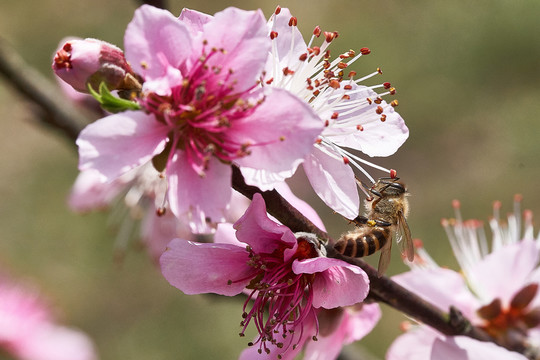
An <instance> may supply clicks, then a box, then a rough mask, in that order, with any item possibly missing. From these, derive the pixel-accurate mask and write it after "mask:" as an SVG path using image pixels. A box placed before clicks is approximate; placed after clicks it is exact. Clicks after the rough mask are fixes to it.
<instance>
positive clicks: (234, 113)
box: [77, 5, 322, 228]
mask: <svg viewBox="0 0 540 360" xmlns="http://www.w3.org/2000/svg"><path fill="white" fill-rule="evenodd" d="M124 44H125V56H126V59H127V60H128V61H129V63H130V64H131V65H132V67H133V69H134V71H135V72H136V73H137V74H138V75H140V76H141V77H142V78H143V79H144V81H145V82H144V84H143V88H142V92H141V96H140V97H139V98H138V99H137V101H138V102H139V104H140V105H141V106H142V107H143V109H144V111H126V112H123V113H119V114H115V115H111V116H107V117H105V118H103V119H100V120H98V121H97V122H95V123H93V124H90V125H89V126H87V127H86V128H85V129H84V130H83V131H82V133H81V135H80V136H79V139H78V140H77V144H78V146H79V155H80V163H79V168H80V169H81V170H83V171H85V170H88V169H96V170H97V171H98V172H99V173H100V174H101V177H102V179H103V180H106V181H112V180H113V179H115V178H117V177H119V176H121V175H122V174H124V173H126V172H127V171H129V170H131V169H133V168H134V167H137V166H140V165H142V164H145V163H148V162H150V161H151V160H152V159H153V163H154V166H156V168H158V169H159V171H163V172H164V174H165V176H166V178H167V182H168V203H169V206H170V209H171V210H172V212H173V213H174V214H175V215H177V216H189V217H190V220H191V221H193V222H195V223H196V224H195V228H199V227H200V226H201V224H202V221H205V220H206V219H207V218H210V219H212V220H213V221H222V219H223V218H224V210H225V208H226V207H227V204H228V202H229V200H230V198H231V189H230V185H231V180H230V178H231V167H230V164H231V162H234V163H236V164H237V165H239V166H241V167H248V168H253V169H263V168H264V169H266V170H267V171H269V172H270V173H281V172H284V171H291V170H292V171H294V169H296V167H297V166H298V165H299V164H300V163H301V162H302V160H303V158H304V157H305V156H306V155H307V154H308V153H309V151H310V149H311V147H312V146H313V142H314V141H315V139H316V137H317V135H318V134H319V133H320V132H321V130H322V123H321V122H320V120H319V119H318V117H317V116H316V114H315V113H314V112H313V110H312V109H311V108H310V107H309V106H308V105H307V104H305V103H304V102H302V101H300V100H299V99H297V98H296V97H295V96H293V95H291V94H289V93H288V92H287V91H285V90H281V89H269V88H265V89H261V88H260V87H258V86H257V84H258V81H259V77H260V75H261V72H262V70H263V68H264V64H265V62H266V58H267V57H268V54H269V50H270V40H269V38H268V34H267V28H266V24H265V20H264V18H263V16H262V14H261V12H260V11H242V10H239V9H235V8H228V9H225V10H224V11H222V12H219V13H217V14H216V15H215V16H214V17H211V18H210V17H208V15H204V14H201V13H197V12H189V11H188V12H184V14H183V15H181V16H180V18H179V19H177V18H175V17H174V16H172V15H171V14H170V13H169V12H167V11H165V10H160V9H156V8H153V7H151V6H146V5H144V6H142V7H140V8H139V9H138V10H137V11H136V12H135V16H134V18H133V20H132V21H131V23H130V24H129V25H128V28H127V30H126V34H125V38H124Z"/></svg>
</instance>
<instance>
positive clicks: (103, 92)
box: [88, 82, 141, 113]
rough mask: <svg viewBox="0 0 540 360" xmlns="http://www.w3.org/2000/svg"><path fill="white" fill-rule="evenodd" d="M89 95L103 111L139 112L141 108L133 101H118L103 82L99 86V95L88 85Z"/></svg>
mask: <svg viewBox="0 0 540 360" xmlns="http://www.w3.org/2000/svg"><path fill="white" fill-rule="evenodd" d="M88 91H89V92H90V94H91V95H92V96H93V97H94V98H95V99H96V100H97V101H98V102H99V103H100V104H101V107H102V108H103V109H104V110H107V111H109V112H112V113H118V112H122V111H126V110H140V109H141V106H140V105H139V104H137V103H136V102H134V101H130V100H126V99H120V98H118V97H116V96H114V95H113V94H112V93H111V92H110V91H109V89H108V88H107V85H106V84H105V82H102V83H101V84H99V93H97V92H96V91H95V90H94V89H92V86H90V84H89V85H88Z"/></svg>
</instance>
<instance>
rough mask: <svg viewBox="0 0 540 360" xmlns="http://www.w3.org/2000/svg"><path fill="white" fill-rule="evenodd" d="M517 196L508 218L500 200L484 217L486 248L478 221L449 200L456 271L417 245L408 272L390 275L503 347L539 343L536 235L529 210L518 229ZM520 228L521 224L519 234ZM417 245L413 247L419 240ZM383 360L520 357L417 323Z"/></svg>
mask: <svg viewBox="0 0 540 360" xmlns="http://www.w3.org/2000/svg"><path fill="white" fill-rule="evenodd" d="M519 200H520V199H519V197H518V198H517V199H516V203H515V207H514V208H515V211H514V213H512V214H510V215H509V216H508V219H507V221H503V220H501V219H500V217H499V208H500V203H499V202H496V203H495V206H494V210H495V211H494V217H493V218H492V219H491V220H490V221H489V224H490V227H491V231H492V234H493V235H492V241H491V252H490V251H489V250H488V241H487V236H486V234H485V233H484V230H483V223H482V222H481V221H479V220H467V221H463V220H462V217H461V213H460V211H459V203H458V202H454V207H455V209H456V218H455V219H450V220H447V219H443V221H442V224H443V227H444V228H445V230H446V232H447V234H448V237H449V239H450V244H451V245H452V249H453V251H454V254H455V255H456V259H457V261H458V262H459V264H460V265H461V272H459V273H458V272H455V271H452V270H450V269H446V268H441V267H439V266H437V264H436V263H435V262H434V261H433V260H432V258H431V257H430V256H429V254H427V252H426V251H425V249H424V248H422V247H421V246H417V251H418V254H417V255H418V256H417V257H416V259H415V261H414V262H413V263H411V264H410V265H411V267H412V271H410V272H407V273H404V274H400V275H397V276H395V277H393V279H394V280H395V281H396V282H398V283H399V284H401V285H403V286H404V287H405V288H407V289H409V290H411V291H413V292H415V293H417V294H419V295H420V296H422V297H423V298H425V299H426V300H428V301H430V302H432V303H433V304H436V305H437V306H438V307H440V308H442V309H448V308H449V307H450V306H454V307H455V308H457V309H458V310H459V311H461V313H463V315H464V316H465V317H466V318H468V319H469V320H470V321H471V323H472V324H473V325H475V326H477V327H480V328H482V329H483V330H484V331H486V332H487V333H488V334H489V335H491V336H492V337H494V338H495V339H496V340H497V341H498V343H499V344H502V345H504V346H507V347H509V348H519V347H522V346H528V347H530V348H531V349H532V350H533V351H538V350H539V349H540V348H539V346H540V340H539V339H540V336H539V335H540V296H539V295H538V287H539V285H540V268H539V267H538V260H539V259H540V253H539V245H538V244H539V240H535V238H534V236H533V227H532V213H531V212H530V211H525V212H524V215H523V219H524V220H525V221H524V223H525V224H524V226H523V224H522V217H521V214H520V209H519V208H520V207H519ZM522 227H523V228H524V230H523V232H522ZM419 245H420V244H419ZM387 358H388V359H389V360H394V359H410V358H415V359H420V360H421V359H450V358H454V359H458V358H459V359H525V357H524V356H522V355H521V354H519V353H516V352H511V351H508V350H506V349H505V348H502V347H500V346H497V345H495V344H493V343H485V342H480V341H477V340H474V339H471V338H467V337H463V336H456V337H451V336H444V335H442V334H440V333H438V332H436V331H435V330H431V329H428V328H426V327H425V326H423V325H420V326H413V327H412V330H411V331H409V332H407V333H406V334H404V335H401V336H400V337H399V338H398V339H397V340H396V341H395V342H394V343H393V345H392V346H391V348H390V349H389V351H388V354H387Z"/></svg>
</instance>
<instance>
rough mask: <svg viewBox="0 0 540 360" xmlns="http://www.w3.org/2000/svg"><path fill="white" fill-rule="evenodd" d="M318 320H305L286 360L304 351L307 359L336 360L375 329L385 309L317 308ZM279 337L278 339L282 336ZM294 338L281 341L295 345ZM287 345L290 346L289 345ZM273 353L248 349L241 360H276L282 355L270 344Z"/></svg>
mask: <svg viewBox="0 0 540 360" xmlns="http://www.w3.org/2000/svg"><path fill="white" fill-rule="evenodd" d="M315 313H316V318H315V317H314V316H310V317H308V318H307V319H306V320H305V323H304V333H303V334H302V336H301V338H300V340H299V341H298V343H297V344H294V343H293V345H292V348H291V350H289V351H287V352H286V353H285V354H283V355H282V358H281V359H283V360H287V359H294V358H295V356H296V355H297V354H298V353H300V352H301V351H304V356H303V359H304V360H332V359H336V358H337V357H338V356H339V354H340V353H341V350H342V349H343V346H345V345H348V344H350V343H352V342H354V341H358V340H360V339H362V338H363V337H364V336H366V335H367V334H368V333H370V332H371V330H373V328H374V327H375V325H376V324H377V322H378V321H379V319H380V318H381V309H380V308H379V305H377V304H363V303H361V304H357V305H354V306H347V307H339V308H335V309H323V308H321V309H317V310H316V312H315ZM317 331H318V335H317V336H316V338H313V335H312V334H313V333H317ZM279 335H280V334H278V335H277V336H279ZM293 340H294V339H292V338H282V337H281V338H280V340H279V342H282V343H283V344H284V347H286V346H291V345H290V343H291V342H292V341H293ZM285 344H286V345H285ZM269 348H270V353H263V354H260V353H259V351H258V349H257V348H256V347H249V348H247V349H245V350H244V351H243V352H242V354H241V355H240V360H251V359H252V360H258V359H261V360H262V359H275V353H276V352H278V349H276V346H275V345H273V344H271V345H269Z"/></svg>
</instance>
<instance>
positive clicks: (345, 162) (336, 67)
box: [243, 7, 409, 219]
mask: <svg viewBox="0 0 540 360" xmlns="http://www.w3.org/2000/svg"><path fill="white" fill-rule="evenodd" d="M296 23H297V20H296V18H295V17H292V16H291V13H290V12H289V10H288V9H281V8H279V7H278V9H277V10H276V11H275V13H274V14H273V15H272V17H271V18H270V20H269V22H268V27H269V31H270V38H271V39H272V49H271V56H270V58H269V59H268V61H267V63H266V68H265V70H266V75H265V77H264V82H263V85H265V86H270V87H273V88H282V89H286V90H288V91H290V92H291V93H293V94H295V95H296V96H298V97H299V98H300V99H302V100H303V101H304V102H305V103H306V104H309V106H311V107H312V108H313V110H314V111H315V112H316V113H317V115H318V116H319V117H320V118H321V121H322V122H323V123H324V124H325V129H324V130H323V132H322V134H320V135H319V137H318V140H317V142H316V144H315V146H314V147H313V148H312V151H311V154H310V155H309V156H308V157H307V158H306V160H305V162H304V163H303V167H304V170H305V172H306V175H307V177H308V179H309V181H310V183H311V185H312V186H313V189H314V190H315V192H316V193H317V194H318V195H319V196H320V198H321V199H322V200H323V201H324V202H325V203H326V204H327V205H328V206H329V207H331V208H332V209H333V210H334V211H336V212H338V213H339V214H341V215H343V216H345V217H346V218H349V219H354V218H355V217H356V216H357V215H358V211H359V204H360V201H359V197H358V189H357V184H356V181H355V176H354V172H353V169H352V167H354V168H357V169H359V171H361V172H362V173H364V175H365V176H366V177H367V178H368V179H370V180H371V182H374V179H373V177H371V175H370V174H369V173H368V172H367V171H366V170H365V169H364V168H363V166H364V165H367V166H371V167H374V168H376V169H379V170H382V171H384V172H386V173H387V174H388V173H389V170H388V169H384V168H382V167H380V166H377V165H375V164H373V163H371V162H368V161H366V160H364V159H362V158H361V157H359V156H357V155H356V154H355V153H354V152H352V151H350V150H348V149H352V150H358V151H361V152H363V153H364V154H366V155H368V156H389V155H391V154H393V153H394V152H395V151H396V150H397V149H398V148H399V147H400V146H401V145H402V144H403V143H404V142H405V140H406V139H407V137H408V136H409V130H408V129H407V127H406V126H405V122H404V121H403V119H402V118H401V116H400V115H399V114H398V113H397V112H395V111H394V106H396V105H397V100H394V101H392V102H391V103H390V104H388V103H387V102H386V101H385V100H383V96H385V95H393V94H394V93H395V89H394V88H393V87H391V85H390V83H383V84H378V85H373V86H365V85H362V84H363V83H364V82H365V81H366V80H368V79H369V78H371V77H373V76H375V75H378V74H380V73H381V70H380V69H377V71H375V72H373V73H372V74H369V75H366V76H364V77H361V78H358V77H356V72H355V71H353V70H350V66H351V65H352V64H353V63H354V62H355V61H356V60H358V59H359V58H360V57H361V56H365V55H367V54H369V53H370V50H369V49H368V48H362V49H360V51H359V52H358V54H356V53H355V52H354V51H353V50H350V51H348V52H347V53H344V54H341V55H339V56H337V57H336V58H335V59H333V60H332V59H331V57H330V51H329V50H328V48H329V46H330V44H331V42H332V41H333V40H335V39H336V38H337V36H338V34H337V33H336V32H324V33H323V32H322V31H321V29H320V28H319V27H316V28H315V30H314V32H313V37H312V38H311V40H310V41H309V44H307V45H306V43H305V42H304V39H303V38H302V35H301V34H300V31H299V30H298V28H297V27H296ZM321 35H322V36H323V39H324V40H323V43H322V45H320V46H316V45H313V42H314V40H316V38H319V37H320V36H321ZM377 89H382V90H383V92H381V93H377V92H376V91H375V90H377ZM243 174H244V176H245V177H246V181H247V182H248V183H252V184H254V185H257V186H259V187H260V188H261V189H269V188H272V187H273V186H274V183H275V182H276V181H279V180H282V178H281V179H280V178H279V177H278V176H276V174H270V175H269V176H267V175H268V174H266V173H265V172H264V170H262V171H259V170H252V169H246V170H245V171H243ZM280 175H282V177H283V178H286V177H288V176H289V175H290V174H289V173H282V174H280ZM386 176H387V175H386Z"/></svg>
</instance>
